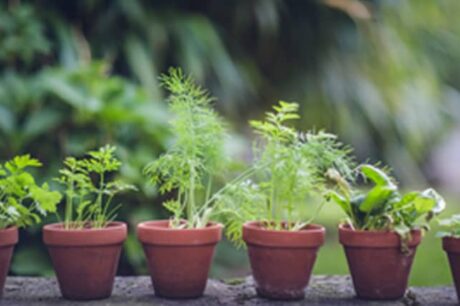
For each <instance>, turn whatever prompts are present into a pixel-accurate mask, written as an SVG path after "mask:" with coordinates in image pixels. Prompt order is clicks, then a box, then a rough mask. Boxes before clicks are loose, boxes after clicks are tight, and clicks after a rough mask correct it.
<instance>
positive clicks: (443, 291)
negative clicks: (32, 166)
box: [0, 276, 457, 306]
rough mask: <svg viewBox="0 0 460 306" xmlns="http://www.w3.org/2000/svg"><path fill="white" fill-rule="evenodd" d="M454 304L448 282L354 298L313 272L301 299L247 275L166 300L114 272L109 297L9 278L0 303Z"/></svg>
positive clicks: (334, 280) (337, 281) (138, 280)
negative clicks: (260, 286)
mask: <svg viewBox="0 0 460 306" xmlns="http://www.w3.org/2000/svg"><path fill="white" fill-rule="evenodd" d="M57 304H59V305H79V306H81V305H107V306H109V305H133V306H137V305H165V306H169V305H292V306H294V305H455V304H457V297H456V295H455V291H454V289H453V288H452V287H430V288H423V287H416V288H410V289H409V290H408V293H407V294H406V296H405V297H404V298H403V299H401V300H399V301H384V302H376V301H364V300H359V299H357V298H355V295H354V291H353V286H352V283H351V280H350V278H349V277H347V276H314V277H313V278H312V280H311V282H310V286H309V288H308V289H307V292H306V296H305V299H304V300H301V301H295V302H282V301H269V300H266V299H261V298H258V297H257V296H256V293H255V290H254V286H253V283H252V279H251V278H247V279H235V280H230V281H219V280H210V281H209V282H208V286H207V288H206V292H205V295H204V296H203V297H202V298H199V299H194V300H167V299H161V298H158V297H156V296H155V295H154V294H153V289H152V286H151V283H150V278H148V277H145V276H141V277H117V279H116V280H115V287H114V290H113V294H112V297H111V298H109V299H105V300H98V301H85V302H75V301H66V300H64V299H62V298H61V297H60V293H59V288H58V284H57V282H56V279H54V278H38V277H9V278H8V280H7V283H6V285H5V291H4V296H3V300H2V301H1V302H0V305H37V306H38V305H57Z"/></svg>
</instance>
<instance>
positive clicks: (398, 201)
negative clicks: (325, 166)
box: [327, 164, 445, 241]
mask: <svg viewBox="0 0 460 306" xmlns="http://www.w3.org/2000/svg"><path fill="white" fill-rule="evenodd" d="M359 174H360V175H362V177H363V178H364V179H365V180H366V181H367V180H369V181H371V182H372V183H373V185H374V186H373V187H372V188H371V189H369V190H367V191H361V190H358V189H355V188H354V187H353V186H352V185H351V184H349V183H348V182H347V181H346V179H344V178H343V177H341V176H340V174H339V173H337V172H334V171H329V172H328V177H329V179H330V180H332V181H334V182H336V183H337V187H338V188H337V190H331V191H329V193H328V194H327V198H328V199H329V200H330V201H332V202H335V203H337V204H338V205H339V206H340V207H341V208H342V210H343V211H344V212H345V214H346V215H347V217H348V219H347V223H348V224H349V225H350V227H351V228H353V229H357V230H369V231H370V230H377V231H386V230H390V231H396V232H397V233H398V234H399V235H400V236H401V237H402V238H403V240H406V241H407V239H409V238H410V231H411V230H412V229H414V228H415V227H417V225H419V226H421V227H423V228H426V229H428V222H429V221H430V220H431V219H432V218H433V216H435V215H437V214H439V213H440V212H441V211H442V210H443V209H444V207H445V201H444V199H443V198H442V197H441V196H440V195H439V194H438V193H437V192H436V191H435V190H434V189H431V188H429V189H426V190H424V191H412V192H408V193H406V194H401V193H400V192H399V190H398V186H397V184H396V182H395V180H394V179H393V178H392V177H390V176H389V175H388V174H387V173H386V171H385V170H382V169H380V168H378V167H377V166H372V165H368V164H364V165H361V166H360V167H359ZM422 217H423V218H422ZM421 219H423V220H421Z"/></svg>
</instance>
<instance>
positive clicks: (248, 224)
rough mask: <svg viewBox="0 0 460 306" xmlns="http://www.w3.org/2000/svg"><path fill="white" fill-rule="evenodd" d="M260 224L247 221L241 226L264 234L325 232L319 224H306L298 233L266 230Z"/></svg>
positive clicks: (296, 232) (294, 232)
mask: <svg viewBox="0 0 460 306" xmlns="http://www.w3.org/2000/svg"><path fill="white" fill-rule="evenodd" d="M261 223H263V222H262V221H248V222H246V223H244V224H243V227H246V228H250V229H253V230H256V231H264V232H271V233H286V234H301V235H302V234H305V233H307V232H308V233H313V232H319V233H322V232H324V231H325V228H324V226H322V225H319V224H314V223H310V224H307V225H305V226H304V227H303V228H301V229H300V230H298V231H289V230H286V229H281V230H274V229H267V228H264V227H262V226H261ZM283 223H285V222H283Z"/></svg>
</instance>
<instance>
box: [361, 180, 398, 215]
mask: <svg viewBox="0 0 460 306" xmlns="http://www.w3.org/2000/svg"><path fill="white" fill-rule="evenodd" d="M394 192H395V188H394V186H387V185H383V186H382V185H378V186H375V187H374V188H372V189H371V190H370V191H369V192H368V193H367V194H366V196H365V198H364V200H363V202H362V203H361V205H360V206H359V210H361V211H362V212H365V213H369V212H371V211H372V210H374V209H378V208H380V207H381V206H382V205H384V204H385V202H386V201H388V199H389V198H390V197H391V196H392V195H393V194H394Z"/></svg>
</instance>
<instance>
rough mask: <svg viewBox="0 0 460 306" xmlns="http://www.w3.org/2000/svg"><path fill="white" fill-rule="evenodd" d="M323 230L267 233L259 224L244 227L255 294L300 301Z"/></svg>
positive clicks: (310, 228)
mask: <svg viewBox="0 0 460 306" xmlns="http://www.w3.org/2000/svg"><path fill="white" fill-rule="evenodd" d="M324 236H325V229H324V227H322V226H320V225H315V224H311V225H308V226H306V227H305V228H304V229H302V230H299V231H286V230H268V229H265V228H264V227H263V225H262V224H261V223H260V222H248V223H246V224H244V226H243V240H244V241H245V242H246V245H247V247H248V254H249V260H250V262H251V269H252V275H253V277H254V282H255V285H256V290H257V293H258V294H259V295H260V296H262V297H265V298H269V299H280V300H295V299H302V298H304V296H305V292H304V291H305V288H306V287H307V285H308V281H309V280H310V275H311V271H312V269H313V265H314V263H315V260H316V254H317V252H318V249H319V247H320V246H321V245H322V244H323V243H324Z"/></svg>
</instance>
